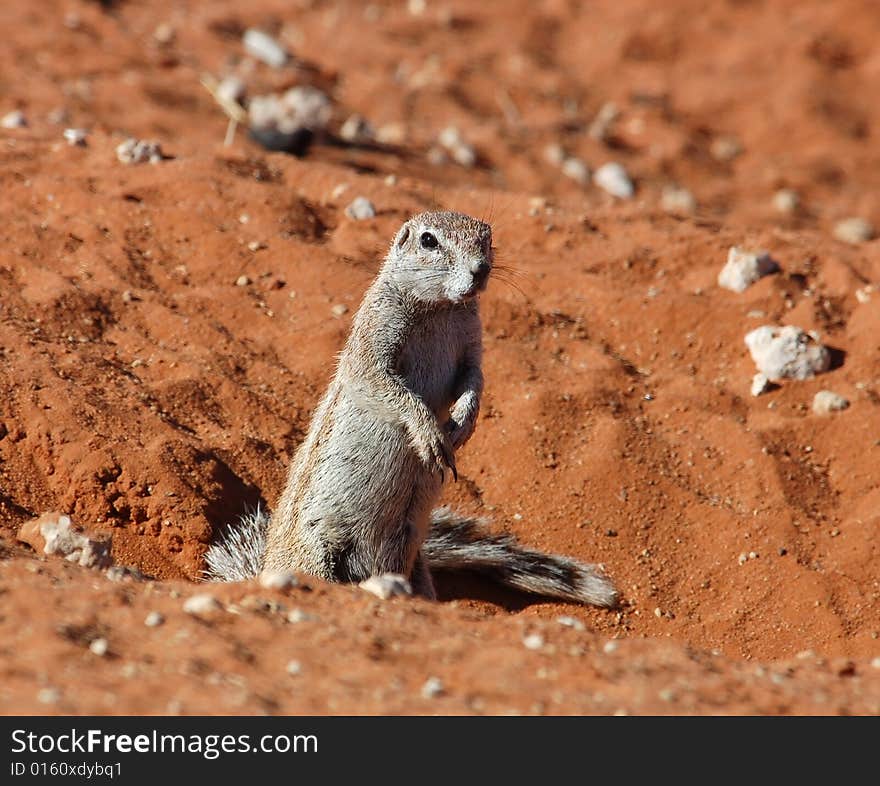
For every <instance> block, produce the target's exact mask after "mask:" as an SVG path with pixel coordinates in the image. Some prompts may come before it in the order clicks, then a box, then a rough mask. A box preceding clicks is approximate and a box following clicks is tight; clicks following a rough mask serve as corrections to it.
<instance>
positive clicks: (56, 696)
mask: <svg viewBox="0 0 880 786" xmlns="http://www.w3.org/2000/svg"><path fill="white" fill-rule="evenodd" d="M60 700H61V691H60V690H58V688H41V689H40V691H39V692H38V693H37V701H38V702H40V704H57V703H58V702H59V701H60Z"/></svg>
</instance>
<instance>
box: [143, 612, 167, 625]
mask: <svg viewBox="0 0 880 786" xmlns="http://www.w3.org/2000/svg"><path fill="white" fill-rule="evenodd" d="M163 622H165V617H163V616H162V614H161V613H160V612H158V611H151V612H150V613H149V614H147V617H146V619H145V620H144V625H146V626H147V627H148V628H158V627H159V626H160V625H161V624H162V623H163Z"/></svg>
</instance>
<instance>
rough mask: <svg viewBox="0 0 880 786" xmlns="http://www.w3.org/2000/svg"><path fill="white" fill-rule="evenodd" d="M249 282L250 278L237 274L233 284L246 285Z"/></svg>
mask: <svg viewBox="0 0 880 786" xmlns="http://www.w3.org/2000/svg"><path fill="white" fill-rule="evenodd" d="M250 283H251V280H250V278H248V277H247V276H239V277H238V278H237V279H235V286H237V287H246V286H248V284H250Z"/></svg>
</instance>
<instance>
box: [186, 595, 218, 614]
mask: <svg viewBox="0 0 880 786" xmlns="http://www.w3.org/2000/svg"><path fill="white" fill-rule="evenodd" d="M183 610H184V611H185V612H186V613H187V614H192V615H193V616H194V617H210V616H212V615H214V614H216V613H217V612H218V611H222V610H223V606H222V604H221V603H220V601H219V600H217V598H215V597H214V596H213V595H210V594H209V593H207V592H202V593H199V594H198V595H190V597H188V598H187V599H186V600H185V601H184V603H183Z"/></svg>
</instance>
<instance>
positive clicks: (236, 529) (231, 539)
mask: <svg viewBox="0 0 880 786" xmlns="http://www.w3.org/2000/svg"><path fill="white" fill-rule="evenodd" d="M268 526H269V514H268V513H266V512H265V511H263V510H260V506H259V505H257V507H255V508H254V509H253V510H246V511H245V513H244V515H243V516H241V518H240V519H239V521H238V522H237V523H236V524H233V525H232V526H230V527H229V528H228V529H227V530H226V532H224V533H223V535H222V536H221V537H220V538H219V539H217V540H216V541H215V542H214V543H212V544H211V545H210V546H209V547H208V551H207V552H206V553H205V570H204V577H205V580H206V581H247V580H248V579H252V578H254V577H255V576H258V575H259V574H260V571H261V570H262V569H263V551H264V550H265V548H266V529H267V528H268Z"/></svg>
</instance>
